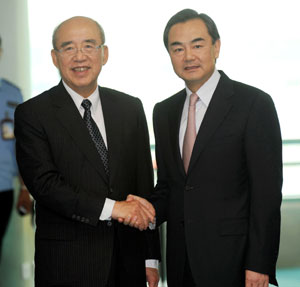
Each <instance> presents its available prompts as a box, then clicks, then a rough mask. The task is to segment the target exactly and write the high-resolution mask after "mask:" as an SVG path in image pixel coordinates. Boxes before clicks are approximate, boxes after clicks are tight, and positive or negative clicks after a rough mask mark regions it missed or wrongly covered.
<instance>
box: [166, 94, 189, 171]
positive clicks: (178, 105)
mask: <svg viewBox="0 0 300 287" xmlns="http://www.w3.org/2000/svg"><path fill="white" fill-rule="evenodd" d="M185 98H186V91H185V89H184V90H182V91H180V92H179V93H178V94H177V95H176V96H175V97H174V103H173V104H172V105H171V109H170V111H169V128H170V143H171V147H172V152H173V155H174V159H175V162H176V166H178V167H179V170H180V173H181V174H182V175H183V176H185V171H184V166H183V161H182V158H181V154H180V147H179V129H180V122H181V115H182V110H183V105H184V102H185Z"/></svg>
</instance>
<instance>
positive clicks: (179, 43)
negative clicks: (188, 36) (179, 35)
mask: <svg viewBox="0 0 300 287" xmlns="http://www.w3.org/2000/svg"><path fill="white" fill-rule="evenodd" d="M177 45H182V43H181V42H178V41H175V42H173V43H171V44H170V46H177Z"/></svg>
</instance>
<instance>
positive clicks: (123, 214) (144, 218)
mask: <svg viewBox="0 0 300 287" xmlns="http://www.w3.org/2000/svg"><path fill="white" fill-rule="evenodd" d="M112 218H113V219H115V220H118V221H119V222H120V223H123V224H125V225H129V226H131V227H135V228H138V229H139V230H141V231H142V230H146V229H147V228H148V226H149V223H150V222H152V223H154V219H155V209H154V207H153V206H152V204H151V203H150V202H149V201H147V200H146V199H144V198H142V197H139V196H136V195H131V194H129V195H128V196H127V199H126V201H116V203H115V205H114V208H113V211H112Z"/></svg>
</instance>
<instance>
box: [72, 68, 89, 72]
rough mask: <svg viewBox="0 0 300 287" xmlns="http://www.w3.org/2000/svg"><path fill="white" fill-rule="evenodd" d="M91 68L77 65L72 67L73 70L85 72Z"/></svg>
mask: <svg viewBox="0 0 300 287" xmlns="http://www.w3.org/2000/svg"><path fill="white" fill-rule="evenodd" d="M89 69H90V68H89V67H75V68H72V70H73V71H74V72H84V71H87V70H89Z"/></svg>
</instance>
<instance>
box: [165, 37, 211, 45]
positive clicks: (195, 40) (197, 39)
mask: <svg viewBox="0 0 300 287" xmlns="http://www.w3.org/2000/svg"><path fill="white" fill-rule="evenodd" d="M199 41H205V39H203V38H201V37H199V38H195V39H193V40H192V41H191V42H190V43H196V42H199ZM178 45H183V43H182V42H179V41H175V42H173V43H171V44H170V46H171V47H172V46H178Z"/></svg>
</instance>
